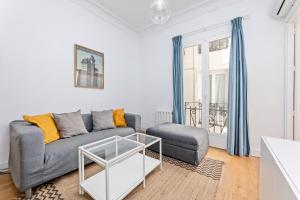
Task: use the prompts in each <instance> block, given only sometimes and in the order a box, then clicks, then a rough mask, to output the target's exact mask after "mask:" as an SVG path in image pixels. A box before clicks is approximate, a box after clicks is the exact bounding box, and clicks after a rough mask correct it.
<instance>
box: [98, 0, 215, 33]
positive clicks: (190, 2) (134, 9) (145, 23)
mask: <svg viewBox="0 0 300 200" xmlns="http://www.w3.org/2000/svg"><path fill="white" fill-rule="evenodd" d="M153 1H154V0H94V2H95V3H97V5H98V6H101V8H102V9H104V10H105V11H106V12H107V13H109V14H111V15H113V16H114V17H115V18H117V19H118V20H120V21H122V22H123V23H126V24H127V25H129V26H130V27H131V28H133V29H135V30H143V29H145V28H147V27H149V26H151V25H152V22H151V20H150V17H149V7H150V5H151V3H152V2H153ZM166 1H167V2H168V4H169V6H170V9H171V12H172V16H176V15H179V14H183V13H184V12H186V11H188V10H190V9H193V8H195V7H198V6H201V5H204V4H206V3H208V2H211V1H215V0H166Z"/></svg>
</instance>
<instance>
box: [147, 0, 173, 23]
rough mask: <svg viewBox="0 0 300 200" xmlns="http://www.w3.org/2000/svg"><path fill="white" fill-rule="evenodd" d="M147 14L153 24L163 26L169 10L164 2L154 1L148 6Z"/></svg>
mask: <svg viewBox="0 0 300 200" xmlns="http://www.w3.org/2000/svg"><path fill="white" fill-rule="evenodd" d="M149 14H150V18H151V20H152V22H153V23H154V24H164V23H166V22H167V21H168V20H169V18H170V15H171V10H170V8H169V6H168V3H167V2H166V1H165V0H154V2H153V3H152V4H151V6H150V10H149Z"/></svg>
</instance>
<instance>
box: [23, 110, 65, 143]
mask: <svg viewBox="0 0 300 200" xmlns="http://www.w3.org/2000/svg"><path fill="white" fill-rule="evenodd" d="M23 119H24V120H25V121H27V122H29V123H33V124H35V125H37V126H38V127H39V128H40V129H42V131H43V133H44V142H45V144H48V143H50V142H54V141H56V140H58V139H59V138H60V137H59V133H58V130H57V128H56V125H55V122H54V120H53V117H52V115H51V113H48V114H43V115H35V116H29V115H23Z"/></svg>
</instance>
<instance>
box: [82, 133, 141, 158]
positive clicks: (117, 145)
mask: <svg viewBox="0 0 300 200" xmlns="http://www.w3.org/2000/svg"><path fill="white" fill-rule="evenodd" d="M142 146H143V144H142V143H138V142H136V141H133V140H130V139H127V138H123V137H119V136H114V137H111V138H107V139H105V140H101V141H98V142H94V143H91V144H88V145H84V146H82V147H81V149H83V150H84V151H87V152H88V153H91V154H93V155H96V156H97V157H99V158H100V159H102V160H104V161H107V162H109V161H111V160H113V159H114V158H116V157H118V156H121V155H124V154H126V153H127V152H129V151H133V150H135V149H141V147H142Z"/></svg>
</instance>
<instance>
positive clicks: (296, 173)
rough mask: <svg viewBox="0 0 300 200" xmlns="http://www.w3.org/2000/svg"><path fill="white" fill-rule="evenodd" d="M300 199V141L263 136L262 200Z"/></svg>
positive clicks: (261, 166) (261, 160)
mask: <svg viewBox="0 0 300 200" xmlns="http://www.w3.org/2000/svg"><path fill="white" fill-rule="evenodd" d="M296 199H299V200H300V142H297V141H290V140H283V139H277V138H269V137H262V141H261V159H260V200H296Z"/></svg>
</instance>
